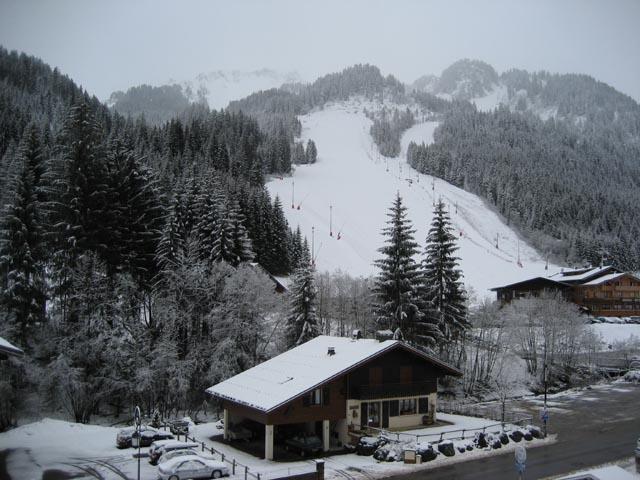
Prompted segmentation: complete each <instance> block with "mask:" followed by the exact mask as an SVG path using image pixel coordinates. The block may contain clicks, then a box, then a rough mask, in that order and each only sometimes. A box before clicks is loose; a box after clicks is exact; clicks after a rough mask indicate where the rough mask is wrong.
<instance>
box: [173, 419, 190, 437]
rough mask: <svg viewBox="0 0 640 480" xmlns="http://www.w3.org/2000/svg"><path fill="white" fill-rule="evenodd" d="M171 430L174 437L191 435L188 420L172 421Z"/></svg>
mask: <svg viewBox="0 0 640 480" xmlns="http://www.w3.org/2000/svg"><path fill="white" fill-rule="evenodd" d="M169 430H170V431H171V433H173V434H174V435H186V434H188V433H189V422H188V421H187V420H172V421H170V422H169Z"/></svg>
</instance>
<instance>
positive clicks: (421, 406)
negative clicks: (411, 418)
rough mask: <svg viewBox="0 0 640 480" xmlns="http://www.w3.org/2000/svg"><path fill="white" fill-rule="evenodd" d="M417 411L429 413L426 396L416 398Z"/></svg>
mask: <svg viewBox="0 0 640 480" xmlns="http://www.w3.org/2000/svg"><path fill="white" fill-rule="evenodd" d="M418 413H429V399H428V398H427V397H420V398H419V399H418Z"/></svg>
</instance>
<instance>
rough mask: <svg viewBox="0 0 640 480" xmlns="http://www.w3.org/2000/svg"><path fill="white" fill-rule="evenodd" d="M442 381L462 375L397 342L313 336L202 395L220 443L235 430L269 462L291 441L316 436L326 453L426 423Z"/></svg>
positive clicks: (433, 411)
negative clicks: (215, 409)
mask: <svg viewBox="0 0 640 480" xmlns="http://www.w3.org/2000/svg"><path fill="white" fill-rule="evenodd" d="M444 375H454V376H460V375H462V373H461V372H460V371H459V370H457V369H455V368H453V367H451V366H449V365H447V364H446V363H444V362H442V361H440V360H438V359H437V358H435V357H433V356H431V355H428V354H426V353H424V352H422V351H419V350H417V349H415V348H413V347H411V346H409V345H407V344H406V343H404V342H401V341H397V340H384V341H381V342H380V341H377V340H368V339H367V340H364V339H360V338H357V337H356V336H354V338H346V337H330V336H319V337H316V338H314V339H313V340H310V341H308V342H306V343H304V344H302V345H300V346H298V347H295V348H293V349H291V350H289V351H288V352H285V353H283V354H281V355H278V356H277V357H274V358H272V359H271V360H268V361H266V362H264V363H261V364H260V365H257V366H255V367H253V368H251V369H249V370H246V371H245V372H242V373H240V374H238V375H236V376H235V377H232V378H229V379H228V380H225V381H224V382H222V383H219V384H217V385H215V386H213V387H211V388H209V389H208V390H207V392H208V393H210V394H211V395H212V396H214V397H215V398H217V399H219V400H221V401H222V405H223V408H224V437H225V439H229V436H230V435H229V429H232V430H233V429H234V425H243V426H244V427H245V428H250V429H251V430H253V431H257V432H259V437H260V439H262V438H264V457H265V458H267V459H270V460H272V459H273V457H274V446H275V447H279V446H281V445H282V442H283V441H284V440H286V439H287V438H291V437H292V436H294V435H299V434H304V433H308V434H315V435H317V436H318V438H320V439H322V446H323V450H324V451H329V450H330V449H331V448H333V447H339V446H342V445H346V444H349V443H353V442H355V441H357V439H358V438H359V436H360V434H361V432H362V431H363V430H365V429H366V428H367V427H378V428H388V429H395V428H407V427H416V426H421V425H424V424H430V423H433V422H434V421H435V418H436V393H437V380H438V378H439V377H442V376H444ZM262 432H263V433H262Z"/></svg>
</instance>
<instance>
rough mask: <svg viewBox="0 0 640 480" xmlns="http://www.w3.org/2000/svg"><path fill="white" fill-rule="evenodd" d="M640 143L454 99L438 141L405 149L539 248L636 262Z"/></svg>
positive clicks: (579, 258)
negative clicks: (475, 196) (488, 205)
mask: <svg viewBox="0 0 640 480" xmlns="http://www.w3.org/2000/svg"><path fill="white" fill-rule="evenodd" d="M639 148H640V147H638V144H637V143H636V142H629V141H627V142H619V141H613V140H612V139H611V138H610V137H609V135H608V132H607V131H606V130H605V131H603V132H600V133H597V132H591V131H589V132H588V133H587V134H585V133H582V132H580V131H578V130H577V129H576V128H572V127H570V126H568V125H567V123H566V122H563V121H555V120H553V119H550V120H548V121H546V122H543V121H542V120H540V119H539V118H538V117H536V116H534V115H532V114H531V113H517V112H512V111H510V110H509V109H508V108H506V107H501V108H499V109H496V110H495V111H493V112H489V113H483V112H479V111H477V110H476V108H475V107H474V106H472V105H470V104H465V103H460V102H458V103H456V104H452V108H451V109H450V110H449V111H448V112H447V113H446V114H445V115H444V119H443V122H442V123H441V125H440V126H439V127H438V129H437V130H436V135H435V143H434V144H432V145H424V144H423V145H417V144H415V143H412V144H410V145H409V148H408V152H407V157H408V162H409V163H410V165H411V166H413V167H414V168H416V169H417V170H418V171H420V172H422V173H426V174H430V175H434V176H437V177H439V178H442V179H444V180H446V181H448V182H450V183H453V184H454V185H457V186H459V187H461V188H464V189H465V190H468V191H471V192H473V193H476V194H478V195H480V196H482V197H483V198H485V199H487V200H488V201H489V202H490V203H491V204H493V205H495V206H496V207H497V209H498V210H499V211H500V213H502V214H503V215H504V217H505V218H506V220H507V222H509V223H513V224H514V225H516V226H517V227H519V228H520V229H521V230H522V231H523V232H524V233H525V234H526V235H527V236H528V237H529V238H530V239H532V240H533V242H534V244H536V246H537V247H538V248H539V249H541V250H542V251H545V252H548V253H551V254H555V255H556V256H557V257H560V258H562V260H563V261H568V262H569V263H582V262H589V263H592V264H598V263H600V262H601V261H605V262H609V261H613V262H614V263H615V264H616V265H618V266H619V267H620V268H622V269H624V270H637V269H639V268H640V242H639V241H638V238H640V237H639V233H640V217H639V216H638V211H637V208H635V205H636V204H637V203H638V201H640V197H639V193H638V192H640V189H638V186H639V185H640V168H639V167H638V163H637V161H636V160H637V158H638V156H639V155H640V150H639ZM541 234H542V235H541Z"/></svg>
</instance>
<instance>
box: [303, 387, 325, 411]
mask: <svg viewBox="0 0 640 480" xmlns="http://www.w3.org/2000/svg"><path fill="white" fill-rule="evenodd" d="M329 398H330V393H329V387H323V388H316V389H315V390H312V391H310V392H309V393H307V394H306V395H305V396H304V397H302V404H303V405H304V406H305V407H309V406H314V405H329Z"/></svg>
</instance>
